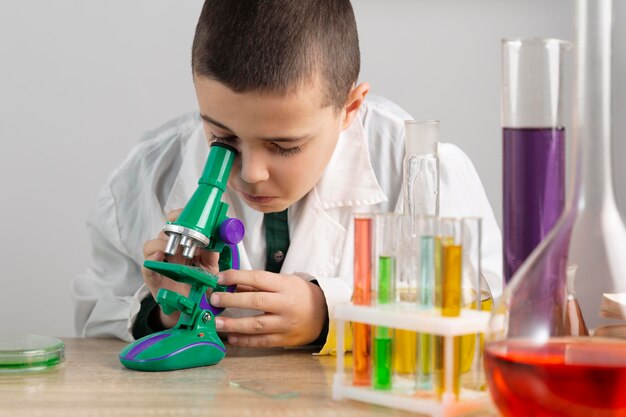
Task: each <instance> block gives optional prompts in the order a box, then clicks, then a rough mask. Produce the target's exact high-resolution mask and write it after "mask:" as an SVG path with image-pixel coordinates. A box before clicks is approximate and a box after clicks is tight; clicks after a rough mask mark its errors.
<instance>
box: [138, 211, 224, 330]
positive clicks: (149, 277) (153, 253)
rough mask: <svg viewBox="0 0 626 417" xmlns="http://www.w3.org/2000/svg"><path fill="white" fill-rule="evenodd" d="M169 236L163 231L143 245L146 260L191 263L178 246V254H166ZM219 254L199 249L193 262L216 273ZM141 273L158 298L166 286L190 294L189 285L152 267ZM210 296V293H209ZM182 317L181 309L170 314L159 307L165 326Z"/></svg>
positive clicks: (173, 216)
mask: <svg viewBox="0 0 626 417" xmlns="http://www.w3.org/2000/svg"><path fill="white" fill-rule="evenodd" d="M182 210H183V209H178V210H173V211H170V212H169V213H167V221H169V222H173V221H175V220H176V219H177V218H178V216H179V215H180V213H181V211H182ZM167 240H168V236H167V235H166V234H165V233H164V232H163V231H161V232H160V233H159V235H158V236H157V238H156V239H153V240H149V241H147V242H146V243H144V245H143V256H144V258H145V259H146V260H153V261H159V262H163V261H166V262H171V263H177V264H184V265H189V264H190V260H189V259H186V258H183V255H182V250H181V248H178V251H177V252H176V255H174V256H169V255H165V246H166V245H167ZM218 260H219V254H218V253H215V252H210V251H206V250H198V251H196V255H195V256H194V259H193V263H194V264H195V265H196V266H199V267H201V268H203V269H205V270H207V271H209V272H212V273H214V274H216V273H217V272H218V271H219V267H218ZM141 273H142V274H143V280H144V282H145V283H146V286H147V287H148V289H150V292H151V293H152V296H153V297H154V299H155V300H156V295H157V292H159V289H161V288H165V289H167V290H171V291H175V292H177V293H179V294H182V295H188V294H189V288H190V287H189V285H187V284H182V283H180V282H176V281H174V280H172V279H169V278H168V277H166V276H163V275H161V274H158V273H156V272H154V271H152V270H150V269H147V268H144V267H142V268H141ZM207 296H208V294H207ZM179 317H180V311H175V312H174V313H172V314H170V315H166V314H165V313H163V310H161V309H160V308H159V319H160V321H161V323H162V324H163V326H165V328H170V327H172V326H174V325H175V324H176V322H178V318H179Z"/></svg>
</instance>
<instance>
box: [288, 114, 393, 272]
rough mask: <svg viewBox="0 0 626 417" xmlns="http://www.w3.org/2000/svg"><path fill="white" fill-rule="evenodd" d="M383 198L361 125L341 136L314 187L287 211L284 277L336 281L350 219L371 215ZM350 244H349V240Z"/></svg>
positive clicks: (354, 125)
mask: <svg viewBox="0 0 626 417" xmlns="http://www.w3.org/2000/svg"><path fill="white" fill-rule="evenodd" d="M386 199H387V198H386V196H385V194H384V193H383V191H382V189H381V188H380V186H379V184H378V181H377V180H376V175H375V174H374V170H373V168H372V165H371V163H370V159H369V149H368V146H367V138H366V137H365V133H364V131H363V126H362V125H361V123H360V119H357V120H355V121H354V123H352V125H351V127H350V128H348V129H347V130H346V131H344V132H342V134H341V137H340V138H339V141H338V143H337V147H336V149H335V151H334V153H333V156H332V158H331V160H330V162H329V164H328V167H327V168H326V170H325V172H324V174H323V175H322V178H321V179H320V181H319V182H318V184H317V185H316V186H315V187H314V188H313V190H311V191H310V192H309V193H308V194H307V195H306V197H305V198H304V199H303V200H301V201H300V202H298V203H297V204H294V205H293V206H292V207H291V208H290V227H291V225H292V224H293V225H294V226H296V227H295V228H292V231H291V244H290V247H289V252H288V253H287V257H286V258H285V263H284V264H283V267H282V270H281V271H282V272H283V273H287V274H290V273H293V272H308V273H311V274H313V275H317V276H320V277H336V276H339V266H340V262H341V260H342V259H343V254H344V251H345V249H346V244H347V243H348V244H349V243H350V242H347V241H346V239H349V238H350V236H348V234H349V233H350V232H349V231H350V230H352V228H351V222H352V213H355V212H364V211H369V210H370V209H371V206H372V205H374V204H378V203H381V202H383V201H385V200H386ZM350 241H351V240H350Z"/></svg>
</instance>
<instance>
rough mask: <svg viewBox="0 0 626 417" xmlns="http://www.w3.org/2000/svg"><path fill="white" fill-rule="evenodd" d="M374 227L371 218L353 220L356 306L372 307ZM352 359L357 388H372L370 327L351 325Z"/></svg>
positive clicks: (360, 324)
mask: <svg viewBox="0 0 626 417" xmlns="http://www.w3.org/2000/svg"><path fill="white" fill-rule="evenodd" d="M372 226H373V219H372V217H371V216H369V215H356V216H355V218H354V294H353V296H352V302H353V303H354V304H356V305H370V302H371V293H372ZM352 331H353V335H352V341H353V346H352V358H353V363H354V364H353V381H352V383H353V384H354V385H359V386H369V385H370V384H371V382H372V361H371V352H372V349H371V347H372V337H371V326H369V325H367V324H364V323H352Z"/></svg>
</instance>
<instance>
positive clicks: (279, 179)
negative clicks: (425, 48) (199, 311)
mask: <svg viewBox="0 0 626 417" xmlns="http://www.w3.org/2000/svg"><path fill="white" fill-rule="evenodd" d="M359 60H360V57H359V46H358V37H357V32H356V23H355V19H354V14H353V11H352V7H351V5H350V2H349V0H300V1H296V0H292V1H290V0H276V1H269V0H267V1H263V0H254V1H253V0H207V1H206V2H205V4H204V7H203V10H202V13H201V16H200V19H199V22H198V25H197V28H196V33H195V38H194V42H193V49H192V70H193V80H194V85H195V90H196V94H197V98H198V104H199V115H192V116H186V117H182V118H179V119H176V120H174V121H173V122H170V123H169V124H167V125H165V126H163V127H162V128H160V129H159V130H157V131H155V132H152V133H151V134H149V135H148V137H147V138H146V139H145V140H144V141H143V142H142V143H141V144H139V145H138V146H137V147H136V148H135V150H134V151H133V152H132V153H131V155H130V156H129V158H128V159H127V161H126V162H125V163H124V164H123V165H122V166H121V167H120V168H119V169H118V170H117V171H116V172H115V173H114V174H113V175H112V176H111V177H110V178H109V180H108V183H107V184H106V185H105V187H104V188H103V190H102V191H101V193H100V195H99V197H98V209H97V211H96V214H95V218H94V220H93V221H92V222H91V223H90V231H91V236H92V240H93V244H94V252H95V261H96V266H95V267H94V268H93V269H91V270H89V271H87V272H85V273H83V274H81V275H79V276H78V277H77V278H76V279H75V281H74V284H73V294H74V296H75V297H76V299H77V301H78V303H77V315H76V319H77V327H78V330H79V332H80V334H82V335H89V336H102V335H114V336H117V337H120V338H122V339H124V340H132V337H135V338H138V337H141V336H143V335H145V334H148V333H151V332H154V331H158V330H161V329H163V328H168V327H171V326H172V325H174V324H175V323H176V320H177V317H176V316H175V315H172V316H167V315H165V314H164V313H163V312H162V311H161V310H160V308H159V307H158V305H156V304H155V302H154V297H155V296H156V292H157V291H158V289H159V288H168V289H174V290H175V291H177V292H184V291H185V287H184V286H182V284H178V283H176V282H173V281H171V280H169V279H167V278H165V277H163V276H161V275H159V274H156V273H154V272H152V271H149V270H146V269H144V268H141V265H142V263H143V261H144V259H153V260H164V259H166V257H165V256H164V254H163V251H164V248H165V243H166V237H165V236H164V234H163V233H162V232H161V233H159V232H158V231H159V230H161V229H162V227H163V225H164V222H165V220H166V219H165V215H164V213H168V212H169V213H168V214H167V219H168V220H173V219H175V218H176V216H177V215H178V213H179V212H180V211H179V210H180V208H181V207H183V206H184V205H185V203H186V202H187V200H188V199H189V197H190V196H191V194H192V193H193V191H194V190H195V188H196V182H197V179H198V178H199V176H200V173H201V170H202V168H203V165H204V162H205V160H206V155H207V152H208V144H209V143H210V142H212V141H220V142H226V143H228V144H230V145H232V146H234V147H235V148H237V150H238V151H239V155H238V156H237V158H236V160H235V162H234V165H233V169H232V172H231V175H230V178H229V183H228V190H227V192H226V193H225V194H224V200H225V202H227V203H228V204H229V206H230V209H229V216H231V217H237V218H240V219H241V220H242V221H243V223H244V224H245V226H246V236H245V238H244V240H243V242H242V243H241V244H240V245H239V249H240V252H241V254H240V257H241V270H240V271H236V270H230V271H225V272H223V273H220V281H221V282H222V283H223V284H227V285H230V284H237V285H238V288H239V291H238V292H237V293H234V294H227V293H215V294H213V295H212V296H211V302H212V303H213V304H214V305H216V306H220V307H226V308H227V310H226V312H225V313H224V315H223V316H220V317H219V318H218V319H216V326H217V328H218V330H219V331H221V332H223V333H225V334H227V335H228V341H229V343H231V344H233V345H241V346H252V347H256V346H299V345H307V344H318V345H323V348H322V353H327V352H329V351H331V350H332V349H333V348H334V327H333V321H332V316H333V306H334V305H336V304H337V303H339V302H346V301H349V300H350V297H351V293H352V290H351V287H352V266H353V265H352V262H353V261H352V248H353V240H352V235H353V229H352V224H351V220H352V214H353V213H355V212H364V211H394V210H395V209H396V205H397V202H398V197H399V194H400V192H401V190H400V189H401V183H402V160H403V157H404V142H403V134H404V126H403V121H404V119H407V118H410V117H409V116H408V115H407V114H406V113H405V112H403V111H402V110H401V109H399V108H398V107H397V106H395V105H393V104H392V103H389V102H387V101H384V100H381V99H378V100H368V101H366V100H365V98H366V96H367V94H368V92H369V85H368V84H367V83H360V84H357V77H358V73H359V68H360V62H359ZM439 154H440V166H441V201H440V210H441V214H442V215H476V216H480V217H483V219H484V223H483V224H484V236H485V239H484V244H483V253H484V255H485V258H484V262H483V269H484V270H485V275H486V276H487V279H488V281H489V283H490V285H491V289H492V291H493V292H495V293H496V294H497V293H499V292H500V289H501V283H500V278H499V271H500V270H501V265H500V263H499V262H501V261H500V260H499V258H500V253H501V252H500V235H499V231H498V227H497V225H496V223H495V219H494V217H493V212H492V210H491V208H490V206H489V203H488V202H487V199H486V196H485V193H484V191H483V189H482V186H481V184H480V180H479V179H478V176H477V174H476V172H475V171H474V168H473V166H472V165H471V162H470V161H469V160H468V158H467V157H466V156H465V155H464V154H463V153H462V152H461V151H460V150H459V149H458V148H456V147H454V146H452V145H447V144H442V145H441V146H440V150H439ZM156 234H158V236H157V237H156V238H154V236H155V235H156ZM142 246H143V251H142ZM200 252H201V253H200V254H199V255H198V256H197V259H196V260H195V262H196V264H198V265H200V266H202V267H204V268H206V269H208V270H212V271H213V272H216V271H215V267H214V265H215V263H216V259H215V254H211V253H209V252H206V251H200ZM181 259H182V258H181V257H180V256H179V255H177V256H176V257H173V259H168V261H169V262H180V261H181ZM142 275H143V281H144V283H145V285H142V282H141V278H140V277H141V276H142ZM228 315H230V316H228Z"/></svg>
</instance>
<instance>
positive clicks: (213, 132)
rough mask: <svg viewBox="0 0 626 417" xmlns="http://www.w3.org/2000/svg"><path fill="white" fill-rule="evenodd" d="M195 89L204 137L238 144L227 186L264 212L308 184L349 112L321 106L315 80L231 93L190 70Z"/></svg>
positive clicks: (290, 200) (312, 182)
mask: <svg viewBox="0 0 626 417" xmlns="http://www.w3.org/2000/svg"><path fill="white" fill-rule="evenodd" d="M195 90H196V95H197V97H198V103H199V107H200V114H201V115H202V119H203V120H204V131H205V134H206V136H207V139H208V141H209V142H212V141H214V140H218V141H221V142H225V143H228V144H230V145H232V146H234V147H235V148H237V150H239V155H238V156H237V158H236V159H235V162H234V164H233V168H232V171H231V175H230V178H229V180H228V185H229V187H230V188H231V189H232V190H233V191H235V192H236V193H237V194H239V196H241V198H242V199H243V200H244V201H245V202H246V203H247V204H248V206H250V207H251V208H253V209H255V210H258V211H261V212H264V213H272V212H278V211H282V210H285V209H286V208H287V207H289V206H290V205H292V204H293V203H294V202H296V201H298V200H300V199H301V198H302V197H303V196H304V195H305V194H306V193H307V192H309V190H311V189H312V188H313V186H314V185H315V184H316V183H317V182H318V180H319V179H320V177H321V176H322V173H323V171H324V169H325V168H326V165H327V164H328V161H329V160H330V157H331V156H332V154H333V151H334V149H335V145H336V144H337V140H338V139H339V134H340V132H341V130H342V129H345V128H346V127H348V126H349V123H350V122H351V121H352V117H353V116H352V117H350V118H349V120H347V119H348V118H347V117H346V109H343V110H342V111H337V109H336V108H335V107H333V106H326V107H322V105H321V103H322V95H321V92H320V89H319V88H316V86H315V85H310V86H307V87H303V88H301V89H300V91H298V92H297V93H296V94H294V95H292V96H288V97H278V96H273V95H268V94H260V93H258V92H248V93H236V92H234V91H232V90H231V89H229V88H228V87H226V86H225V85H223V84H221V83H220V82H218V81H215V80H211V79H209V78H207V77H203V76H196V77H195ZM359 105H360V103H359ZM349 112H350V111H349V110H348V113H349ZM354 113H356V112H354Z"/></svg>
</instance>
